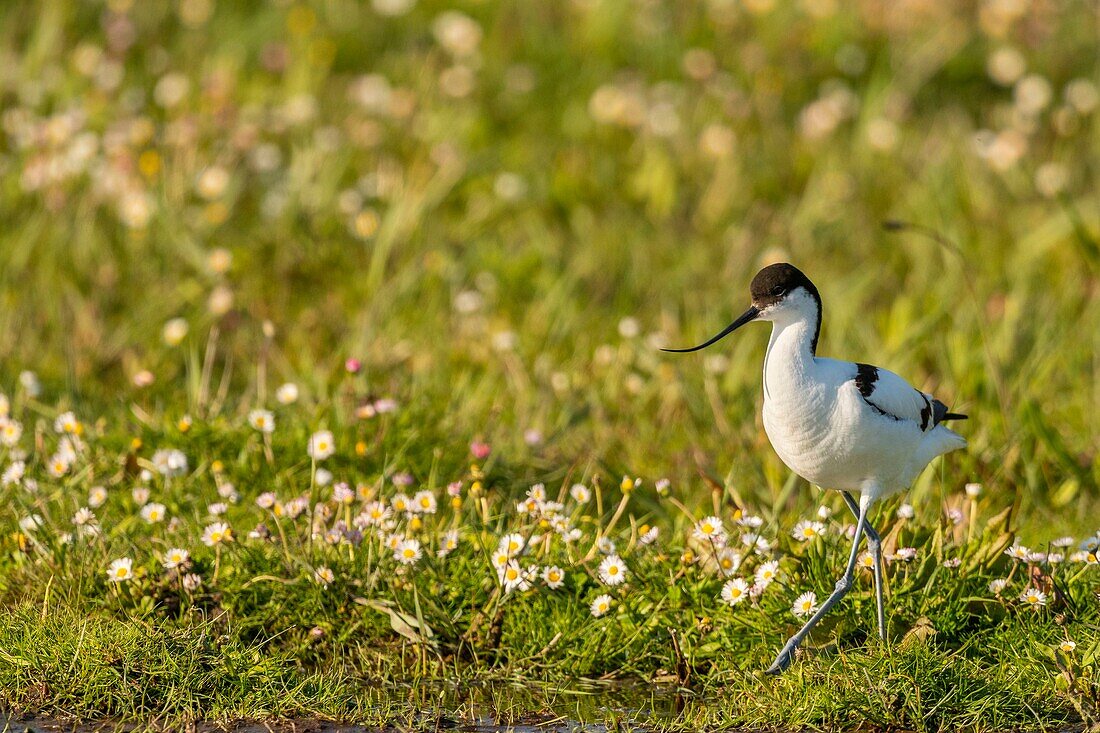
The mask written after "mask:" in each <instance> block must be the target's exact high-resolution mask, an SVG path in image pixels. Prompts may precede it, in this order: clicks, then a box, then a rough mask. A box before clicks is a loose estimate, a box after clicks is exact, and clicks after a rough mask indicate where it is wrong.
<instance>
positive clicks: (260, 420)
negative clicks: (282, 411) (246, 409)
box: [248, 410, 275, 433]
mask: <svg viewBox="0 0 1100 733" xmlns="http://www.w3.org/2000/svg"><path fill="white" fill-rule="evenodd" d="M248 424H249V425H251V426H252V427H253V428H255V429H256V430H259V431H260V432H261V433H273V432H275V416H274V415H273V414H272V413H271V411H270V410H253V411H252V412H250V413H248Z"/></svg>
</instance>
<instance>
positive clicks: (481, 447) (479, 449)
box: [470, 440, 493, 461]
mask: <svg viewBox="0 0 1100 733" xmlns="http://www.w3.org/2000/svg"><path fill="white" fill-rule="evenodd" d="M492 450H493V448H492V446H490V445H489V444H488V443H485V442H482V441H480V440H475V441H474V442H473V443H470V452H471V453H473V454H474V458H476V459H478V460H479V461H484V460H485V459H486V458H488V457H489V453H491V452H492Z"/></svg>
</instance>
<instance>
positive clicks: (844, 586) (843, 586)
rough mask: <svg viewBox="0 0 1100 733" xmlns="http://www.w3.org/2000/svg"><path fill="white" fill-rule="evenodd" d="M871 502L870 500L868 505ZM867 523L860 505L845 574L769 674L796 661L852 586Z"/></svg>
mask: <svg viewBox="0 0 1100 733" xmlns="http://www.w3.org/2000/svg"><path fill="white" fill-rule="evenodd" d="M869 505H870V502H868V506H869ZM866 524H867V507H860V510H859V519H858V520H857V521H856V534H855V537H853V538H852V552H851V553H850V554H849V556H848V567H846V568H845V569H844V575H842V576H840V580H838V581H837V582H836V586H835V587H834V588H833V592H832V593H830V594H829V597H828V598H826V599H825V602H824V603H822V604H821V608H819V609H817V613H815V614H814V615H813V616H811V617H810V620H809V621H807V622H806V623H805V625H804V626H803V627H802V628H801V629H799V630H798V632H797V633H796V634H795V635H794V636H792V637H791V638H790V639H788V640H787V643H786V644H784V645H783V649H782V650H780V652H779V656H777V657H776V658H775V661H774V662H772V666H770V667H768V670H767V673H768V674H779V673H780V672H782V671H783V670H785V669H786V668H787V667H789V666H791V662H793V661H794V651H795V649H797V648H798V645H799V644H801V643H802V640H803V639H805V638H806V635H807V634H809V633H810V631H811V630H812V629H813V627H814V626H817V623H818V621H820V620H821V619H822V618H824V617H825V614H827V613H828V612H829V611H830V610H831V609H832V607H833V606H835V605H836V604H837V603H840V600H841V599H842V598H844V596H845V595H846V594H847V593H848V589H849V588H851V587H852V579H853V578H854V577H855V572H856V555H857V554H858V551H859V540H860V538H861V537H862V536H863V530H864V527H865V526H866Z"/></svg>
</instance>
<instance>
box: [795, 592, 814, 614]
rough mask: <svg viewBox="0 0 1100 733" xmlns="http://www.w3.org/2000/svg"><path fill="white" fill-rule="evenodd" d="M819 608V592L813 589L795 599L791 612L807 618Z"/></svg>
mask: <svg viewBox="0 0 1100 733" xmlns="http://www.w3.org/2000/svg"><path fill="white" fill-rule="evenodd" d="M816 610H817V594H816V593H814V592H813V591H812V590H811V591H806V592H805V593H803V594H802V595H800V596H799V597H798V598H796V599H795V601H794V604H793V605H792V606H791V613H793V614H794V615H795V616H798V617H799V618H805V617H806V616H809V615H811V614H812V613H813V612H814V611H816Z"/></svg>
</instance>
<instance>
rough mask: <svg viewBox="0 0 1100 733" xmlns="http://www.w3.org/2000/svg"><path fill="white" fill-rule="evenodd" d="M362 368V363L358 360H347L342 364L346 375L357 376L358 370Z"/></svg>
mask: <svg viewBox="0 0 1100 733" xmlns="http://www.w3.org/2000/svg"><path fill="white" fill-rule="evenodd" d="M362 368H363V362H361V361H359V360H358V359H348V360H347V361H345V362H344V369H346V370H347V372H348V374H358V373H359V370H360V369H362Z"/></svg>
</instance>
